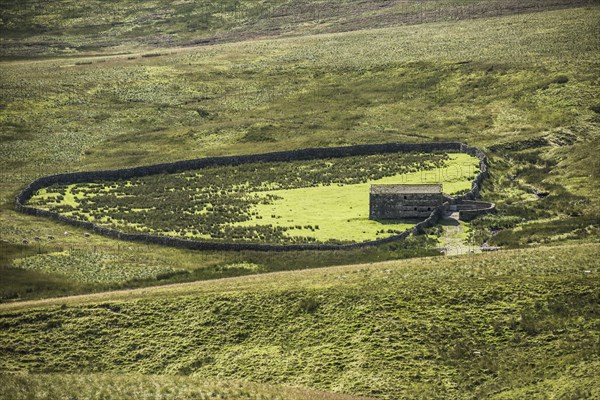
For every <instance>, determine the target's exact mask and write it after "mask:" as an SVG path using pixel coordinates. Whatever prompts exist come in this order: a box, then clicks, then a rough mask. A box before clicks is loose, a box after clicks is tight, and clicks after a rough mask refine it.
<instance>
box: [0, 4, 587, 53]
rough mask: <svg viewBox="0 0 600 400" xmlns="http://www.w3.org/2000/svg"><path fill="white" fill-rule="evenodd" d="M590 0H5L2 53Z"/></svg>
mask: <svg viewBox="0 0 600 400" xmlns="http://www.w3.org/2000/svg"><path fill="white" fill-rule="evenodd" d="M591 3H593V2H592V1H590V0H576V1H573V0H568V1H567V0H520V1H516V0H510V1H507V0H491V1H490V0H450V1H448V0H429V1H406V0H389V1H385V2H380V1H358V0H345V1H335V0H302V1H298V0H266V1H250V0H221V1H218V2H214V1H208V0H184V1H173V0H169V1H155V0H142V1H133V0H121V1H111V2H107V1H102V0H93V1H86V2H77V1H72V0H69V1H35V0H29V1H22V0H6V1H3V3H2V8H1V9H0V38H1V40H0V57H4V58H23V57H36V56H52V55H79V54H94V53H103V52H104V53H106V52H113V53H128V52H130V51H131V49H132V48H138V49H148V50H150V49H152V48H164V47H172V46H190V45H208V44H215V43H223V42H236V41H241V40H249V39H256V38H264V37H273V36H299V35H306V34H317V33H330V32H345V31H352V30H359V29H368V28H380V27H386V26H397V25H413V24H420V23H427V22H439V21H448V20H460V19H473V18H485V17H491V16H499V15H510V14H516V13H531V12H539V11H544V10H552V9H560V8H565V7H572V6H576V5H584V4H591Z"/></svg>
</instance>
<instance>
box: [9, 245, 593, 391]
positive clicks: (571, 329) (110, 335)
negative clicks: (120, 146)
mask: <svg viewBox="0 0 600 400" xmlns="http://www.w3.org/2000/svg"><path fill="white" fill-rule="evenodd" d="M599 256H600V250H599V248H598V246H596V245H576V246H559V247H542V248H538V249H525V250H510V251H505V252H502V253H497V254H479V255H470V256H459V257H449V258H440V257H435V258H422V259H411V260H405V261H393V262H386V263H381V264H371V265H357V266H348V267H333V268H326V269H320V270H306V271H296V272H288V273H279V274H266V275H256V276H252V277H243V278H233V279H226V280H220V281H213V282H210V283H209V282H200V283H191V284H185V285H177V286H171V287H163V288H156V289H143V290H141V289H140V290H136V291H126V292H114V293H106V294H98V295H88V296H83V297H78V298H72V299H69V298H65V299H54V300H40V301H36V302H29V303H27V302H26V303H15V304H11V305H9V304H5V305H1V306H0V327H1V329H2V332H3V335H2V336H0V367H1V368H2V369H3V370H4V371H15V372H16V371H29V373H30V374H34V375H32V376H31V377H30V378H27V376H25V377H22V378H19V379H21V380H25V381H26V382H27V380H31V381H33V382H34V383H35V382H40V381H41V382H45V381H47V382H49V384H50V385H55V386H58V387H61V385H63V386H62V387H67V388H68V387H74V388H76V387H77V385H76V383H74V384H64V383H61V380H62V379H64V378H62V377H61V375H60V374H63V373H94V374H97V373H101V374H104V373H111V374H121V373H127V374H132V373H133V374H136V373H144V374H161V375H162V374H166V375H173V374H179V375H191V376H194V377H195V378H194V379H198V378H211V379H212V378H214V377H223V376H227V377H228V378H230V379H238V380H249V381H255V382H269V383H278V384H291V385H299V386H308V387H314V388H319V389H323V390H329V391H335V392H342V393H350V394H355V395H366V396H374V397H379V398H387V399H397V398H432V397H435V398H461V399H471V398H497V399H501V398H518V397H527V398H539V399H542V398H594V397H597V396H599V395H600V393H598V388H599V387H600V381H599V380H598V376H600V369H599V368H600V348H599V346H600V336H599V335H598V332H599V331H600V325H599V321H600V319H599V316H600V308H599V304H600V302H599V300H600V299H599V297H598V296H599V293H598V287H599V285H600V280H599V277H600V275H599V271H600V264H599V262H598V260H599ZM38 373H43V374H48V373H52V374H55V373H59V375H43V376H42V377H38V376H37V375H36V374H38ZM4 379H6V380H7V381H8V382H9V384H10V385H17V383H15V379H14V378H10V377H5V378H4ZM71 379H72V378H71ZM78 379H86V380H87V379H89V380H90V381H91V382H95V381H96V380H97V379H98V380H99V382H103V381H104V380H106V379H107V378H105V377H103V375H92V376H89V377H85V376H84V377H82V378H78ZM110 379H112V378H110ZM123 379H128V378H123ZM172 379H175V378H169V377H165V378H162V379H161V380H159V381H158V382H157V385H158V386H160V385H162V384H164V385H166V386H168V385H170V384H171V383H170V382H171V380H172ZM177 379H179V378H177ZM181 379H183V378H181ZM54 380H58V381H59V382H58V383H53V381H54ZM134 382H135V380H134ZM183 382H185V381H183ZM38 384H39V383H38ZM95 384H96V385H100V384H101V383H95ZM69 385H72V386H69ZM185 385H187V384H184V387H185ZM21 386H22V385H21ZM117 387H119V385H117Z"/></svg>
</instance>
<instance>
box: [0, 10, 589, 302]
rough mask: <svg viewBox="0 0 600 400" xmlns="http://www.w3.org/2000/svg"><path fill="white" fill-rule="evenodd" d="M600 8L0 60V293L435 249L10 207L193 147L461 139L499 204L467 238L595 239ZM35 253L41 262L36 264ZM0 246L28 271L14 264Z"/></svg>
mask: <svg viewBox="0 0 600 400" xmlns="http://www.w3.org/2000/svg"><path fill="white" fill-rule="evenodd" d="M113 4H114V3H113ZM123 4H125V3H123ZM599 16H600V8H599V7H588V8H570V9H565V10H559V11H546V12H540V13H529V14H520V15H510V16H503V17H493V18H488V19H474V20H459V21H453V22H439V23H428V24H421V25H418V26H410V27H402V26H401V27H393V28H384V29H373V30H364V31H357V32H348V33H344V34H326V35H318V36H303V37H294V38H287V39H278V40H261V41H248V42H241V43H231V44H224V45H219V46H207V47H203V48H186V49H167V50H165V49H163V50H159V51H153V52H152V53H148V52H140V53H136V54H132V55H126V56H115V57H108V56H107V57H95V58H77V59H58V60H45V61H33V62H32V61H19V62H3V63H1V64H0V67H1V68H2V74H1V77H0V82H1V84H2V90H3V98H2V100H1V106H0V129H1V137H2V141H1V142H0V155H1V157H0V165H1V168H0V177H1V179H0V188H1V193H2V197H1V198H0V202H1V203H0V207H1V209H2V213H0V233H1V235H2V239H3V240H4V242H1V243H0V246H1V247H2V249H3V251H2V253H1V254H0V255H1V257H0V261H1V263H0V264H2V266H1V268H2V273H3V276H7V277H9V278H8V279H6V280H2V282H1V283H0V288H1V292H2V298H3V299H7V298H20V297H31V296H46V295H51V294H58V293H75V292H78V293H79V292H85V291H95V290H103V289H106V288H111V287H112V288H115V287H122V286H139V285H153V284H156V283H157V281H158V282H159V283H165V282H173V281H182V280H194V279H206V278H214V277H219V276H231V275H237V274H247V273H254V272H256V271H277V270H283V269H293V268H305V267H315V266H323V265H332V264H335V263H338V264H343V263H348V262H361V261H368V260H384V259H391V258H399V257H407V256H411V255H415V253H417V252H421V254H423V255H426V254H433V252H434V251H433V248H434V247H435V246H436V245H437V243H436V240H437V239H436V238H435V237H433V238H432V239H431V240H429V241H428V240H427V239H426V238H420V239H418V240H417V241H416V242H412V243H407V244H401V245H398V246H393V247H392V248H380V249H370V250H365V251H361V252H349V253H323V254H303V255H300V254H290V255H260V254H250V253H248V254H238V253H235V254H233V253H218V254H217V253H201V254H198V253H195V252H186V251H179V250H172V249H161V248H158V247H156V246H149V247H146V246H139V245H130V244H128V243H122V242H119V241H115V240H109V239H105V238H99V237H95V236H92V237H89V238H88V237H85V236H84V232H83V231H81V230H76V229H71V228H70V227H65V226H61V225H60V224H56V223H54V222H51V221H46V220H41V219H36V218H32V217H29V216H25V215H20V214H17V213H15V212H14V211H12V208H13V200H14V195H15V194H16V193H17V192H18V191H19V190H20V189H21V188H22V187H23V186H24V185H25V184H26V183H27V182H29V181H31V180H33V179H35V178H37V177H39V176H42V175H46V174H50V173H58V172H66V171H73V170H93V169H102V168H116V167H126V166H132V165H142V164H151V163H156V162H162V161H174V160H181V159H188V158H193V157H199V156H203V155H217V154H241V153H255V152H263V151H272V150H281V149H290V148H301V147H307V146H308V147H314V146H333V145H340V144H355V143H374V142H386V141H390V142H398V141H399V142H417V141H418V142H423V141H438V140H462V141H465V142H467V143H469V144H471V145H475V146H478V147H481V148H484V149H485V150H486V152H487V153H488V154H489V155H490V159H491V171H492V176H491V178H490V180H489V181H488V182H487V183H486V185H485V187H484V197H485V198H486V199H488V200H492V201H495V202H496V203H497V204H498V207H499V211H500V212H499V214H498V216H495V217H489V218H486V219H483V220H481V221H479V222H477V223H475V224H473V225H474V226H473V230H472V232H473V239H474V240H473V242H474V243H475V244H477V245H478V244H481V243H482V242H483V241H488V242H490V243H493V244H497V245H501V246H503V247H523V246H537V245H539V244H540V243H563V242H569V241H596V240H597V238H598V234H599V228H598V219H597V215H598V214H599V212H600V206H599V204H600V203H599V201H598V199H600V193H598V185H597V182H598V179H599V177H600V168H599V167H598V163H597V161H596V159H597V157H596V153H597V150H598V137H599V135H600V128H599V124H600V108H599V107H600V104H599V103H598V96H599V91H598V85H597V80H598V76H597V73H596V72H595V71H597V70H599V69H600V65H599V62H598V59H599V57H598V52H599V50H598V49H599V43H598V35H597V34H596V33H597V31H598V29H599V24H598V21H600V18H599ZM144 56H145V57H144ZM150 56H152V57H150ZM544 192H547V194H548V196H545V197H540V196H538V195H536V193H544ZM65 231H68V232H69V233H70V234H69V235H68V236H66V235H64V232H65ZM435 234H436V233H435V232H432V235H435ZM48 236H53V237H54V238H55V239H54V240H49V239H47V238H48ZM34 238H39V239H40V240H39V241H37V240H34ZM23 239H27V240H29V241H30V244H28V245H22V244H21V242H22V240H23ZM38 253H39V254H38ZM44 253H53V254H54V256H53V257H54V258H52V260H54V261H56V262H54V261H53V262H52V263H46V261H47V259H46V258H44V257H45V256H44ZM63 257H64V258H63ZM16 258H28V260H27V261H26V262H27V265H30V266H34V267H32V268H29V270H23V269H20V268H13V267H14V266H15V264H16V263H17V262H15V261H14V260H15V259H16ZM82 260H84V262H82ZM108 264H109V265H111V266H113V268H112V269H111V268H106V267H105V266H106V265H108ZM36 265H37V266H40V265H44V266H45V265H48V266H49V268H48V269H55V268H63V267H62V266H68V268H75V266H77V265H83V266H85V268H84V271H83V272H84V274H88V275H90V274H91V275H94V274H97V273H99V274H102V275H103V276H105V275H110V276H113V275H114V273H115V270H121V269H123V270H126V271H129V272H127V273H126V274H124V275H122V277H121V278H119V279H118V283H110V284H107V285H108V286H102V285H83V286H82V285H81V281H80V280H79V279H75V278H74V279H69V278H65V277H64V276H58V275H56V274H55V273H50V274H48V273H42V272H40V271H39V269H38V268H37V267H35V266H36ZM165 265H166V266H168V269H169V271H163V270H162V269H164V267H165ZM248 265H250V267H248ZM157 268H158V269H157ZM159 269H160V272H158V271H159ZM67 270H68V269H67ZM46 272H48V271H46ZM77 276H81V275H80V274H79V275H77ZM148 276H150V278H148ZM132 277H143V278H142V279H141V280H137V279H135V278H134V279H133V280H132V279H130V278H132Z"/></svg>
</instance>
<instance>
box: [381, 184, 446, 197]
mask: <svg viewBox="0 0 600 400" xmlns="http://www.w3.org/2000/svg"><path fill="white" fill-rule="evenodd" d="M371 193H381V194H396V193H406V194H408V193H415V194H436V193H442V184H441V183H434V184H420V185H414V184H391V185H371Z"/></svg>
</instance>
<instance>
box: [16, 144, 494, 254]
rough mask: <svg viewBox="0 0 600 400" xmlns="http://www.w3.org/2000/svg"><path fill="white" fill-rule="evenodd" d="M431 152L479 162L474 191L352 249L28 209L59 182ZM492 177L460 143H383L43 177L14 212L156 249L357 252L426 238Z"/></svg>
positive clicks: (19, 200) (470, 149)
mask: <svg viewBox="0 0 600 400" xmlns="http://www.w3.org/2000/svg"><path fill="white" fill-rule="evenodd" d="M417 151H421V152H433V151H456V152H461V153H465V154H469V155H471V156H474V157H477V158H478V159H479V168H480V172H479V173H478V174H477V176H476V177H475V179H474V180H473V182H472V185H471V190H470V191H469V192H467V193H466V194H464V195H461V196H457V197H454V198H447V199H446V200H447V201H446V202H445V203H444V204H443V205H441V206H439V207H437V208H436V209H434V210H433V211H432V213H431V214H430V215H429V217H427V218H426V219H425V220H424V221H421V222H419V223H418V224H416V225H415V226H414V227H412V228H411V229H408V230H406V231H404V232H402V233H400V234H398V235H393V236H389V237H386V238H383V239H376V240H372V241H367V242H360V243H350V244H289V245H276V244H260V243H224V242H210V241H197V240H188V239H180V238H174V237H168V236H157V235H151V234H143V233H140V234H138V233H126V232H122V231H119V230H116V229H112V228H106V227H102V226H99V225H96V224H94V223H92V222H87V221H79V220H76V219H74V218H70V217H67V216H64V215H62V214H60V213H58V212H54V211H48V210H42V209H39V208H36V207H31V206H28V205H26V204H27V201H28V200H29V199H30V198H31V196H33V194H34V193H35V192H36V191H38V190H39V189H41V188H44V187H47V186H50V185H52V184H55V183H61V184H73V183H81V182H89V181H94V180H120V179H129V178H133V177H142V176H148V175H155V174H161V173H176V172H182V171H186V170H190V169H201V168H206V167H209V166H215V165H240V164H248V163H254V162H271V161H298V160H314V159H320V158H340V157H348V156H358V155H372V154H385V153H400V152H417ZM487 175H488V163H487V157H486V156H485V154H484V153H483V151H481V150H480V149H478V148H476V147H472V146H469V145H466V144H464V143H460V142H438V143H381V144H366V145H354V146H342V147H326V148H307V149H300V150H288V151H281V152H273V153H264V154H250V155H241V156H222V157H207V158H198V159H193V160H185V161H177V162H173V163H165V164H155V165H149V166H142V167H135V168H124V169H117V170H106V171H89V172H72V173H66V174H57V175H49V176H45V177H41V178H39V179H36V180H35V181H33V182H31V183H30V184H29V185H27V187H25V188H24V189H23V190H22V191H21V192H20V193H19V194H18V195H17V196H16V199H15V200H16V201H15V209H16V210H17V211H19V212H21V213H24V214H30V215H35V216H38V217H45V218H51V219H54V220H56V221H59V222H63V223H65V224H69V225H73V226H76V227H81V228H85V229H88V230H91V231H93V232H94V233H97V234H99V235H103V236H106V237H110V238H113V239H120V240H127V241H133V242H143V243H152V244H161V245H166V246H172V247H179V248H184V249H192V250H225V251H244V250H254V251H298V250H339V249H357V248H363V247H367V246H376V245H379V244H384V243H390V242H395V241H399V240H404V239H406V238H407V237H408V236H410V235H411V234H415V235H417V234H422V233H424V232H425V229H427V228H431V227H433V226H434V225H435V224H436V223H437V222H438V220H439V219H440V218H441V217H442V215H443V213H444V211H445V210H446V208H447V207H448V205H450V204H456V203H459V202H461V201H463V200H473V199H475V198H478V197H479V192H480V190H481V184H482V182H483V180H484V179H485V177H486V176H487Z"/></svg>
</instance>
